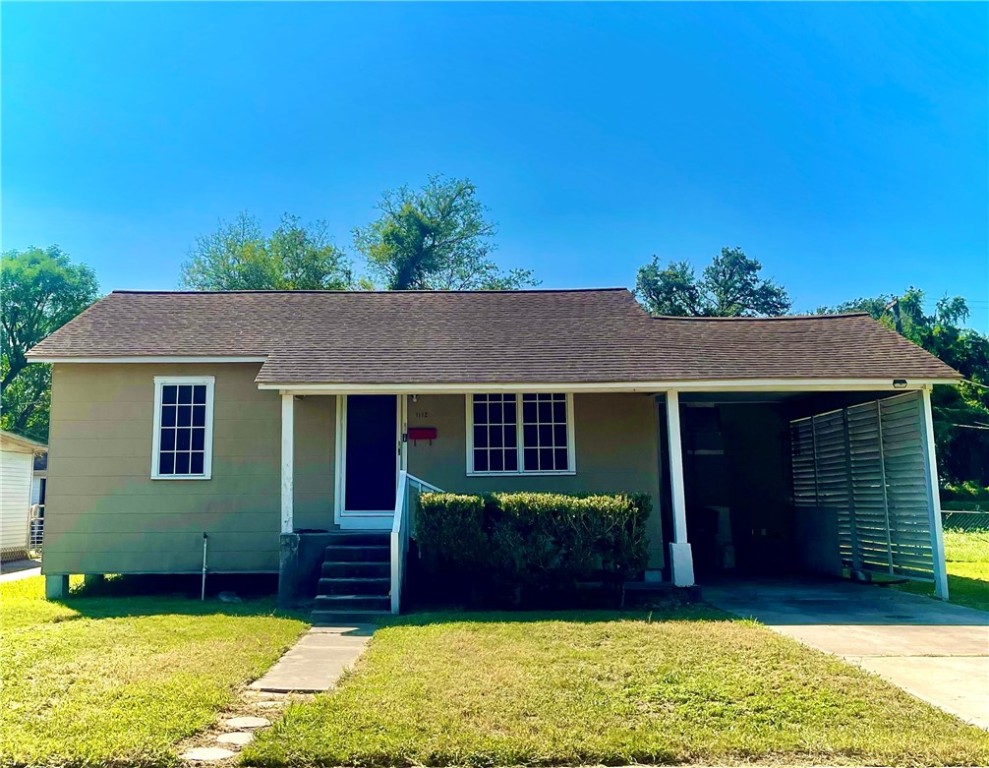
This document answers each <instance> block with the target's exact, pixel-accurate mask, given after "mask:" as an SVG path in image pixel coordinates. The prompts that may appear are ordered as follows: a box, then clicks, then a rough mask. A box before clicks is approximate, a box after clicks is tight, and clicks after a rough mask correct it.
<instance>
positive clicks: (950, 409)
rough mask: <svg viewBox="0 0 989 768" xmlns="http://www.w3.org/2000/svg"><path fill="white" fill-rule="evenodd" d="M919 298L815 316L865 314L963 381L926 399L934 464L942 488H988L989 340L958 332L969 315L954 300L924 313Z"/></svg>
mask: <svg viewBox="0 0 989 768" xmlns="http://www.w3.org/2000/svg"><path fill="white" fill-rule="evenodd" d="M924 305H925V294H924V292H923V291H922V290H920V289H919V288H909V289H908V290H907V291H906V292H905V293H904V294H903V295H901V296H896V295H894V294H888V295H883V296H877V297H872V298H860V299H855V300H853V301H847V302H845V303H843V304H839V305H838V306H835V307H821V308H819V309H818V312H868V313H869V314H870V315H872V317H874V318H875V319H876V320H878V321H879V322H881V323H883V324H884V325H886V326H888V327H889V328H891V329H893V330H896V331H898V332H899V333H900V334H902V335H903V336H905V337H906V338H908V339H910V341H912V342H913V343H914V344H917V345H918V346H921V347H923V348H924V349H926V350H927V351H928V352H930V353H931V354H934V355H937V356H938V357H939V358H941V359H942V360H943V361H944V362H946V363H947V364H948V365H950V366H951V367H952V368H954V369H955V370H957V371H958V372H959V373H961V374H962V375H963V376H964V377H965V379H966V380H965V381H963V382H961V383H959V384H958V385H957V386H955V387H936V388H935V389H934V392H933V393H932V395H931V407H932V409H933V411H934V428H935V434H936V439H937V449H938V464H939V469H940V472H941V475H942V480H943V481H944V482H945V483H952V484H956V483H962V482H964V481H966V480H975V481H977V482H978V483H979V484H981V485H983V486H985V485H987V484H989V337H986V336H983V335H982V334H980V333H978V332H977V331H975V330H974V329H972V328H966V327H964V325H963V323H964V322H965V321H966V320H967V319H968V315H969V309H968V305H967V304H966V303H965V299H963V298H962V297H960V296H954V297H948V296H945V297H943V298H941V299H939V300H938V301H937V302H936V303H935V304H934V311H933V312H931V313H926V312H925V311H924Z"/></svg>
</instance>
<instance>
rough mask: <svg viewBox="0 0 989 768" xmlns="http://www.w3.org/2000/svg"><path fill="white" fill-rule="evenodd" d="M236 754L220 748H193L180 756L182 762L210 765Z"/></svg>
mask: <svg viewBox="0 0 989 768" xmlns="http://www.w3.org/2000/svg"><path fill="white" fill-rule="evenodd" d="M235 754H236V753H235V752H231V751H230V750H229V749H223V748H222V747H195V748H194V749H190V750H189V751H188V752H185V753H183V754H182V759H183V760H193V761H195V762H197V763H211V762H213V761H214V760H226V759H227V758H228V757H233V756H234V755H235Z"/></svg>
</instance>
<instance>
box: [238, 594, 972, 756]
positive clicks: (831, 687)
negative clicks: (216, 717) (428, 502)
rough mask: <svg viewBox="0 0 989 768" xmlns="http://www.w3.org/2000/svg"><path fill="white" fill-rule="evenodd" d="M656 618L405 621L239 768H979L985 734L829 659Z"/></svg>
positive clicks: (756, 632)
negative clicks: (698, 765) (857, 767)
mask: <svg viewBox="0 0 989 768" xmlns="http://www.w3.org/2000/svg"><path fill="white" fill-rule="evenodd" d="M653 618H654V620H652V621H651V622H650V621H648V620H646V617H644V616H643V615H642V614H634V615H633V614H610V615H609V614H603V613H595V612H585V613H572V614H524V613H516V614H487V615H484V614H473V615H470V614H468V615H464V614H460V615H440V614H433V615H420V616H412V617H409V618H408V619H406V620H405V621H403V622H397V623H396V624H394V625H392V626H388V627H386V628H383V629H381V630H379V631H378V632H377V633H376V634H375V636H374V639H373V640H372V642H371V645H370V648H369V650H368V651H367V653H366V654H365V656H364V657H363V658H362V659H361V660H360V661H359V662H358V665H357V668H356V669H355V671H354V672H353V673H352V674H351V675H350V676H348V677H347V678H346V679H345V681H344V682H343V684H342V685H341V686H340V687H339V688H338V689H337V690H336V691H335V692H333V693H330V694H327V695H322V696H319V697H317V698H316V699H315V700H314V701H313V702H310V703H304V704H298V705H295V706H293V707H291V708H289V709H288V711H287V713H286V716H285V718H284V719H283V720H282V721H281V722H279V723H276V724H275V726H274V727H273V728H272V729H270V730H268V731H265V732H264V733H262V734H260V735H259V737H258V739H257V741H256V742H255V744H254V745H252V746H250V747H248V749H247V750H246V751H245V752H244V753H243V755H242V757H243V762H244V763H245V764H246V765H252V766H283V765H290V766H314V765H321V766H336V765H344V766H393V765H394V766H414V765H420V764H421V765H429V766H449V765H469V766H496V765H578V764H600V763H603V764H610V765H616V764H628V763H633V762H641V763H675V762H692V761H693V762H705V763H723V762H753V761H766V762H772V763H781V762H788V763H808V762H812V763H817V764H822V763H825V764H840V763H854V764H867V765H911V766H919V765H946V764H950V765H986V764H989V734H987V733H985V732H984V731H981V730H979V729H977V728H975V727H972V726H968V725H964V724H963V723H961V722H960V721H958V720H955V719H954V718H952V717H950V716H949V715H946V714H944V713H942V712H940V711H938V710H936V709H934V708H932V707H930V706H928V705H926V704H924V703H922V702H920V701H918V700H916V699H914V698H912V697H910V696H908V695H907V694H905V693H903V692H902V691H900V690H899V689H896V688H894V687H892V686H890V685H888V684H886V683H884V682H883V681H881V680H880V679H879V678H877V677H874V676H871V675H869V674H867V673H865V672H863V671H861V670H859V669H857V668H854V667H852V666H849V665H847V664H844V663H842V662H841V661H839V660H837V659H836V658H834V657H831V656H827V655H825V654H822V653H818V652H816V651H813V650H810V649H807V648H805V647H803V646H800V645H798V644H797V643H796V642H793V641H791V640H789V639H787V638H783V637H780V636H778V635H775V634H774V633H772V632H770V631H769V630H767V629H765V628H763V627H761V626H759V625H757V624H755V623H753V622H749V621H741V620H729V619H728V618H727V617H725V616H724V615H722V614H716V613H713V612H710V611H706V612H705V611H702V610H700V609H682V610H681V611H679V612H678V613H676V614H672V615H670V616H663V617H659V616H656V617H653ZM660 619H662V620H660Z"/></svg>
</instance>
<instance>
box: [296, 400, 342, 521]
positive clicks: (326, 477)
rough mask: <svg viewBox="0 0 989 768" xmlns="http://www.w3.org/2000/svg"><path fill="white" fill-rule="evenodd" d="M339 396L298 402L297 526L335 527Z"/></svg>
mask: <svg viewBox="0 0 989 768" xmlns="http://www.w3.org/2000/svg"><path fill="white" fill-rule="evenodd" d="M335 430H336V397H326V396H320V397H305V398H302V399H301V400H296V401H295V527H296V528H331V527H332V526H333V498H334V497H333V462H334V450H335V448H336V436H335Z"/></svg>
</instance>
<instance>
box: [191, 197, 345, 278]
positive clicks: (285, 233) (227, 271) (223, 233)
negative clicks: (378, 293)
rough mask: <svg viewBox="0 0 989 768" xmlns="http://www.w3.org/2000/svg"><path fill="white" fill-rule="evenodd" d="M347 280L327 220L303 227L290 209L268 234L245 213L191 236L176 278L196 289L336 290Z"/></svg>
mask: <svg viewBox="0 0 989 768" xmlns="http://www.w3.org/2000/svg"><path fill="white" fill-rule="evenodd" d="M352 284H353V272H352V270H351V266H350V261H349V260H348V258H347V256H346V254H345V253H344V252H343V251H342V250H340V249H339V248H337V247H336V246H335V245H333V244H332V243H331V242H330V240H329V236H328V235H327V229H326V223H325V222H322V221H317V222H315V223H313V224H310V225H308V226H306V225H303V224H302V222H301V221H300V220H299V217H298V216H292V215H289V214H285V215H284V216H283V217H282V220H281V223H280V224H279V225H278V228H277V229H275V231H274V232H272V233H271V234H270V235H268V236H266V235H265V234H264V231H263V230H262V228H261V225H260V223H259V222H258V220H257V219H256V218H255V217H253V216H251V215H250V214H247V213H241V214H240V215H239V216H238V217H237V218H236V219H234V220H233V221H232V222H230V223H226V222H221V223H220V226H219V227H218V229H217V230H216V231H215V232H213V233H211V234H208V235H203V236H201V237H199V238H197V239H196V243H195V245H194V246H193V248H192V251H191V253H190V255H189V260H188V261H186V263H185V264H183V265H182V278H181V285H182V287H184V288H191V289H193V290H198V291H242V290H341V289H346V288H350V287H351V286H352Z"/></svg>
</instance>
